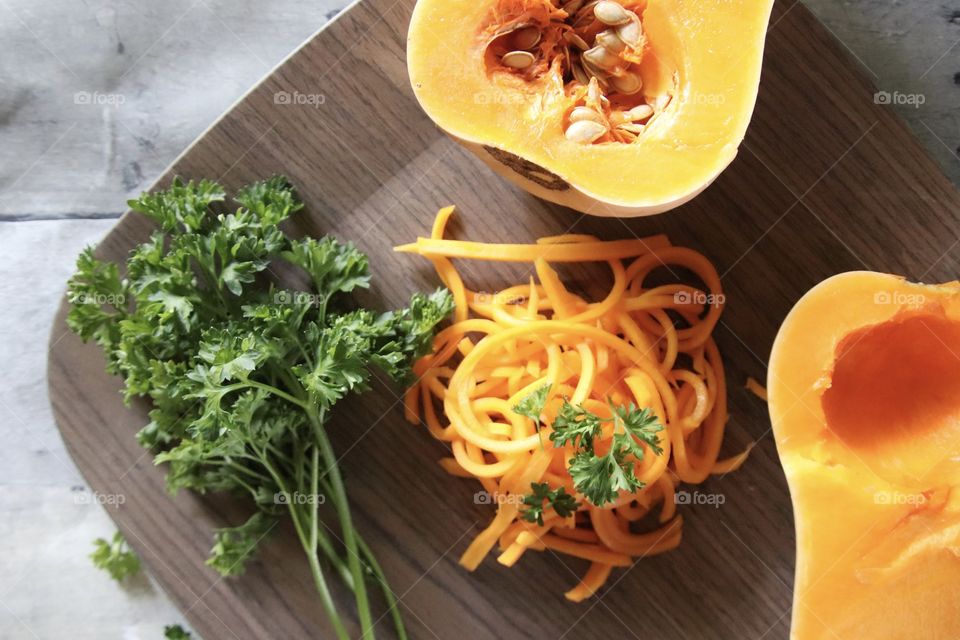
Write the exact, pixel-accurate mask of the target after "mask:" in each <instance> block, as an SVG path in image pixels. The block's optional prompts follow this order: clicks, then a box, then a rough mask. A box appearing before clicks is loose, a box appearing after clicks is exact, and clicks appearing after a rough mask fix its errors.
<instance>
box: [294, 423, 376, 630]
mask: <svg viewBox="0 0 960 640" xmlns="http://www.w3.org/2000/svg"><path fill="white" fill-rule="evenodd" d="M307 416H308V417H309V419H310V422H311V423H312V425H313V432H314V435H315V437H316V439H317V448H318V449H320V454H321V455H322V456H323V463H324V465H325V467H326V469H325V470H324V473H323V475H324V477H326V478H329V482H330V488H331V489H332V490H333V491H332V495H331V498H333V504H334V508H335V509H336V511H337V516H338V517H339V519H340V529H341V533H342V534H343V544H344V546H345V547H346V548H347V565H348V566H349V567H350V572H351V573H352V574H353V578H354V585H353V586H354V589H353V593H354V597H355V599H356V601H357V613H358V615H359V618H360V632H361V635H362V637H363V638H371V639H372V638H374V637H375V635H374V631H373V616H372V615H371V612H370V600H369V598H368V596H367V585H366V581H365V580H364V575H363V566H362V565H361V563H360V555H359V553H358V545H357V535H356V531H355V530H354V527H353V517H352V516H351V514H350V505H349V503H348V502H347V492H346V489H345V488H344V486H343V477H342V476H341V475H340V467H339V466H338V465H337V459H336V458H335V457H334V454H333V446H332V445H331V443H330V440H329V438H327V432H326V430H325V429H324V427H323V420H322V419H321V417H320V415H319V414H318V413H317V409H316V407H314V406H308V407H307Z"/></svg>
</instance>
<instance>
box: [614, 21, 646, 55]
mask: <svg viewBox="0 0 960 640" xmlns="http://www.w3.org/2000/svg"><path fill="white" fill-rule="evenodd" d="M617 36H618V37H619V38H620V40H622V41H623V42H624V43H625V44H626V45H627V46H628V47H631V48H634V49H636V48H637V47H639V46H640V44H641V43H642V42H643V25H641V24H640V18H638V17H637V14H633V17H631V18H630V22H627V23H626V24H621V25H620V26H618V27H617Z"/></svg>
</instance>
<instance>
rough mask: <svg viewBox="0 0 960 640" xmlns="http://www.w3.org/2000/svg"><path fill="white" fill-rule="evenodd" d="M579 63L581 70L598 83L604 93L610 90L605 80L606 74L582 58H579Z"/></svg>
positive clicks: (608, 83)
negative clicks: (581, 66)
mask: <svg viewBox="0 0 960 640" xmlns="http://www.w3.org/2000/svg"><path fill="white" fill-rule="evenodd" d="M580 63H581V64H582V65H583V70H584V71H585V72H586V73H587V75H588V76H590V77H591V78H596V79H597V82H599V83H600V86H601V87H603V90H604V91H606V90H607V89H609V88H610V82H609V81H608V80H607V74H606V73H604V72H603V71H602V70H600V69H597V68H596V67H595V66H594V65H592V64H591V63H590V61H589V60H587V59H586V58H584V57H583V56H581V57H580Z"/></svg>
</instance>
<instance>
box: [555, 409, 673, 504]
mask: <svg viewBox="0 0 960 640" xmlns="http://www.w3.org/2000/svg"><path fill="white" fill-rule="evenodd" d="M610 410H611V414H612V416H611V417H609V418H602V417H600V416H599V415H597V414H595V413H593V412H591V411H588V410H587V409H585V408H583V407H580V406H577V405H573V404H571V403H570V402H569V401H567V400H564V401H563V404H562V405H561V406H560V409H559V411H558V412H557V417H556V419H555V420H554V422H553V431H552V432H551V433H550V441H551V442H552V443H553V444H554V446H558V447H559V446H564V445H571V446H572V447H573V448H574V450H575V453H574V455H573V459H572V460H571V461H570V466H569V468H568V471H569V472H570V477H571V478H573V484H574V486H575V487H576V489H577V491H579V492H580V493H582V494H583V495H584V496H585V497H586V498H587V500H589V501H590V502H592V503H593V504H594V505H597V506H603V505H604V504H607V503H608V502H613V501H615V500H616V499H617V495H618V494H619V493H620V492H621V491H628V492H634V491H638V490H640V489H642V488H643V486H644V483H643V482H642V481H640V480H639V479H638V478H637V477H636V475H635V474H634V470H633V469H634V461H633V460H637V461H639V460H642V459H643V457H644V455H645V452H646V449H645V448H644V445H646V446H647V447H649V449H650V450H651V451H653V453H654V454H656V455H661V454H662V453H663V449H662V448H661V447H660V443H659V437H658V435H657V434H658V433H659V432H660V431H662V430H663V425H661V424H660V423H659V421H658V420H657V417H656V415H654V414H653V412H652V411H650V410H649V409H647V408H643V409H640V408H637V407H636V406H635V405H634V404H633V403H630V404H629V405H628V406H625V407H624V406H615V405H613V404H612V403H611V404H610ZM608 422H613V423H614V427H613V437H612V439H611V442H610V448H609V450H608V451H607V452H606V453H605V454H603V455H600V454H598V453H597V447H596V444H597V440H598V439H599V438H600V436H601V435H602V433H603V425H604V424H605V423H608ZM631 458H632V459H633V460H631Z"/></svg>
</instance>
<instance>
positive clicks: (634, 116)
mask: <svg viewBox="0 0 960 640" xmlns="http://www.w3.org/2000/svg"><path fill="white" fill-rule="evenodd" d="M652 115H653V107H651V106H650V105H648V104H638V105H637V106H635V107H634V108H633V109H630V110H629V111H625V112H624V113H623V116H624V117H625V118H626V119H627V120H629V121H630V122H637V121H638V120H646V119H647V118H649V117H650V116H652Z"/></svg>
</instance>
